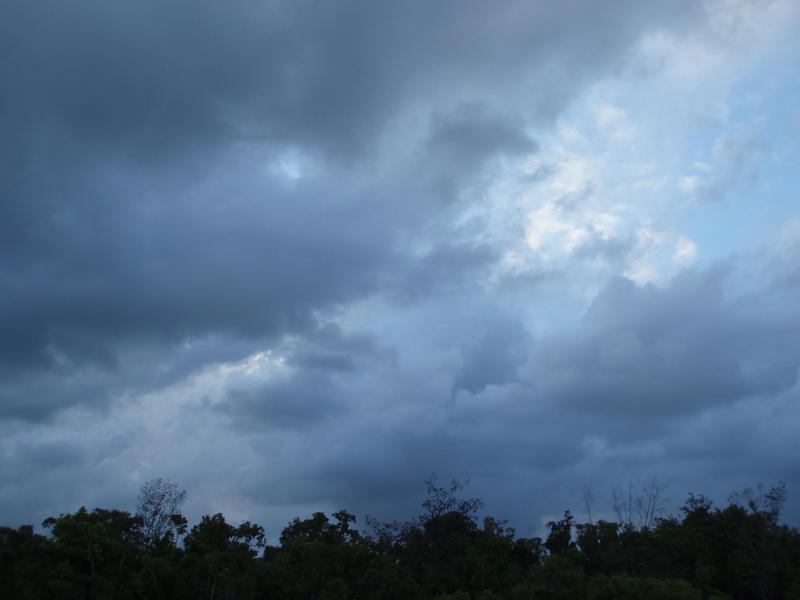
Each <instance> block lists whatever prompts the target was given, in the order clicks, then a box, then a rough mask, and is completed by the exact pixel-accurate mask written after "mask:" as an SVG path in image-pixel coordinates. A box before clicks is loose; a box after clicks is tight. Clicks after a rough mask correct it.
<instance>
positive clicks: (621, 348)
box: [532, 270, 800, 415]
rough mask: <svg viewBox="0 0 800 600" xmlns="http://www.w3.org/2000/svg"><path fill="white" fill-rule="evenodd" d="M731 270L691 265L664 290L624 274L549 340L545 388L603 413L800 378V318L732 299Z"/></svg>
mask: <svg viewBox="0 0 800 600" xmlns="http://www.w3.org/2000/svg"><path fill="white" fill-rule="evenodd" d="M724 277H725V275H724V273H721V272H718V271H715V270H710V271H701V272H687V273H684V274H682V275H680V276H679V277H677V278H675V279H674V280H673V281H672V282H671V284H670V285H669V286H668V287H666V288H664V289H659V288H656V287H654V286H651V285H647V286H644V287H637V286H636V285H635V284H634V283H633V282H631V281H630V280H627V279H623V278H620V279H616V280H614V281H612V282H610V283H609V285H608V286H607V287H606V288H605V289H604V290H603V291H601V292H600V293H599V294H598V295H597V297H596V298H595V299H594V301H593V302H592V305H591V307H590V308H589V310H588V311H587V313H586V316H585V318H584V319H583V322H582V323H581V326H580V328H579V329H578V330H577V331H576V332H575V333H574V334H561V335H555V336H552V337H549V338H547V339H544V340H541V342H540V343H539V344H538V345H537V348H536V350H535V353H534V356H533V359H532V360H533V362H534V367H533V379H534V380H535V383H536V385H537V386H538V387H539V389H540V391H541V393H542V394H543V395H544V396H546V397H548V396H549V397H553V398H555V399H557V400H559V401H561V402H564V403H566V405H568V406H571V407H574V408H580V409H584V410H593V411H598V412H605V413H607V412H609V411H612V412H613V411H618V412H622V413H627V412H633V413H636V414H642V415H670V414H680V413H687V412H694V411H701V410H703V409H705V408H707V407H709V406H711V405H714V404H717V403H722V402H733V401H735V400H737V399H740V398H744V397H748V396H754V395H761V394H775V393H777V392H781V391H785V390H787V389H789V388H791V387H792V386H793V385H794V384H795V382H796V380H797V368H798V365H800V349H798V346H797V342H796V340H797V336H798V333H800V329H798V326H799V324H798V322H797V319H796V318H795V317H791V316H789V317H786V316H785V315H783V316H776V317H772V316H770V315H764V314H760V313H759V312H758V310H757V309H754V308H755V307H754V306H752V305H750V304H744V303H742V302H735V301H731V300H728V299H726V298H725V295H724V294H723V283H724V282H723V279H724Z"/></svg>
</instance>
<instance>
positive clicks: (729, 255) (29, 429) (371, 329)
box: [0, 0, 800, 543]
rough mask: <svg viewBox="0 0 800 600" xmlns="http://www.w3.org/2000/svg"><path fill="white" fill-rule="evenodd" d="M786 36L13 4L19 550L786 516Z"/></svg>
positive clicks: (510, 11) (461, 11)
mask: <svg viewBox="0 0 800 600" xmlns="http://www.w3.org/2000/svg"><path fill="white" fill-rule="evenodd" d="M798 40H800V5H798V4H797V3H796V2H794V1H793V0H763V1H762V0H752V1H748V0H709V1H706V2H700V1H696V0H686V1H682V0H672V1H670V2H657V3H655V2H640V1H639V0H630V1H627V0H617V1H614V2H594V1H590V0H561V1H560V2H558V3H556V2H529V1H518V2H517V1H513V0H508V1H502V2H483V1H480V2H478V1H476V2H468V1H459V2H445V1H443V2H373V1H364V2H303V1H298V0H292V1H291V2H280V1H276V2H268V1H259V0H234V1H231V2H218V1H216V0H214V1H212V0H191V1H189V0H185V1H182V0H168V1H164V0H158V1H155V0H137V1H135V2H134V1H121V2H108V1H107V0H79V1H77V2H56V1H48V0H41V1H39V0H36V1H15V0H0V515H2V524H4V525H12V526H17V525H19V524H22V523H30V522H32V523H40V522H41V520H42V519H44V518H45V517H47V516H50V515H57V514H59V513H61V512H71V511H74V510H77V509H78V508H79V507H80V506H81V505H87V506H88V507H89V508H93V507H95V506H100V507H114V508H121V509H128V510H133V509H134V508H135V503H136V495H137V493H138V490H139V487H140V486H141V484H142V483H143V482H144V481H146V480H149V479H153V478H156V477H162V478H164V479H169V480H171V481H174V482H176V483H178V484H179V485H180V486H181V487H184V488H186V490H187V493H188V495H187V503H186V506H185V512H186V513H187V515H188V516H189V517H190V519H191V520H194V521H196V520H198V519H199V517H200V515H202V514H204V513H215V512H223V513H224V514H225V515H226V517H228V519H229V520H231V521H234V522H236V521H238V520H243V519H249V520H251V521H255V522H258V523H261V524H263V525H264V526H265V527H266V529H267V534H268V539H269V540H270V542H271V543H275V542H276V541H277V537H278V535H279V534H280V529H281V528H282V527H283V526H284V525H285V523H286V522H287V521H288V520H289V519H290V518H292V517H294V516H304V515H307V514H309V513H310V512H312V511H316V510H324V511H331V510H338V509H340V508H346V509H348V510H350V511H351V512H354V513H356V514H358V515H363V514H364V513H370V514H372V515H373V516H376V517H378V518H386V519H392V518H398V519H404V518H407V517H411V516H413V515H414V514H417V513H418V512H419V503H420V502H421V501H422V499H423V496H424V485H423V481H424V480H425V479H427V478H428V477H429V476H430V475H431V474H432V473H436V474H438V476H439V477H440V478H441V479H443V480H449V479H451V478H455V479H459V480H463V479H467V478H469V479H470V481H471V483H470V486H469V487H468V488H467V490H466V492H467V493H468V495H471V496H478V497H480V498H482V499H483V500H484V501H485V502H486V504H487V511H486V512H487V513H488V514H491V515H493V516H496V517H498V518H507V519H509V520H510V524H511V525H514V526H516V527H517V530H518V533H520V534H521V535H531V534H534V535H542V533H543V532H544V531H545V530H544V527H543V521H546V520H547V519H549V518H552V517H553V516H555V515H558V514H560V513H561V512H562V511H563V510H565V509H571V510H572V511H573V512H574V513H576V514H577V515H578V517H579V518H581V517H582V510H583V502H582V494H583V490H584V489H587V488H590V489H592V491H593V496H594V499H595V500H594V506H593V511H594V512H595V514H600V515H602V514H604V513H605V514H607V516H611V513H612V506H611V489H612V487H614V486H618V485H627V483H628V482H637V481H650V480H652V479H653V478H657V479H658V480H659V481H661V482H663V483H664V484H666V485H668V488H667V494H666V495H667V496H668V497H669V499H670V504H669V506H670V510H671V511H675V510H676V509H677V507H678V506H680V504H681V503H682V502H683V500H684V499H685V498H686V496H687V494H688V493H689V492H692V491H695V492H696V491H701V492H704V493H705V494H707V495H709V496H711V497H712V498H714V499H715V500H717V501H718V502H720V503H723V504H724V502H725V500H726V498H727V496H728V494H730V493H732V492H736V491H739V490H741V489H742V488H744V487H747V486H754V485H756V484H758V483H764V484H767V485H770V484H775V483H777V482H778V481H780V480H783V481H785V482H786V483H787V486H788V490H789V503H788V505H787V507H786V508H787V511H786V514H785V517H786V519H787V520H788V521H790V522H793V523H795V524H796V523H798V522H800V508H799V507H800V503H796V498H797V497H798V494H800V454H798V452H797V449H798V442H797V439H798V433H799V432H800V383H798V369H799V368H800V302H799V301H798V299H800V196H799V195H798V189H800V169H798V165H799V164H800V141H799V140H800V117H798V114H797V105H798V102H800V69H799V68H798V57H800V44H799V43H798Z"/></svg>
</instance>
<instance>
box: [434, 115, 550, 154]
mask: <svg viewBox="0 0 800 600" xmlns="http://www.w3.org/2000/svg"><path fill="white" fill-rule="evenodd" d="M524 130H525V123H524V121H523V120H522V119H521V118H520V117H514V116H505V115H501V114H493V113H492V112H490V111H489V110H487V109H486V107H484V106H481V105H479V104H462V105H461V106H459V107H457V108H456V109H455V110H453V111H452V112H450V113H447V114H435V115H433V117H432V120H431V131H430V138H429V140H428V144H430V146H431V147H432V148H433V150H434V151H435V152H442V153H444V154H446V155H448V156H450V157H452V159H453V160H455V161H457V162H459V163H461V166H462V168H463V167H468V168H476V167H480V165H481V163H482V162H483V161H484V160H486V159H487V158H489V157H491V156H493V155H495V154H524V153H533V152H536V151H537V150H538V145H537V144H536V142H534V141H533V140H532V139H531V138H530V137H528V135H527V134H526V133H525V131H524Z"/></svg>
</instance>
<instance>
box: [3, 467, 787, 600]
mask: <svg viewBox="0 0 800 600" xmlns="http://www.w3.org/2000/svg"><path fill="white" fill-rule="evenodd" d="M427 484H428V497H427V499H426V501H425V502H424V503H423V508H424V509H425V510H424V512H423V514H421V515H420V516H418V517H416V518H415V519H412V520H410V521H406V522H392V523H381V522H377V521H375V520H372V519H369V518H367V525H368V528H367V529H366V531H369V533H364V532H362V531H359V530H358V529H356V527H355V522H356V517H355V516H354V515H352V514H350V513H348V512H346V511H340V512H337V513H334V514H333V515H331V516H328V515H326V514H324V513H321V512H320V513H315V514H314V515H312V516H311V517H310V518H307V519H299V518H297V519H294V520H293V521H292V522H291V523H289V524H288V526H287V527H286V528H285V529H284V530H283V531H282V532H281V534H280V537H279V538H278V540H277V541H278V544H277V545H275V546H272V545H267V543H266V537H265V533H264V530H263V529H262V528H261V527H260V526H258V525H254V524H251V523H247V522H245V523H242V524H239V525H232V524H230V523H228V522H227V521H226V520H225V517H224V516H223V515H221V514H216V515H206V516H204V517H203V518H202V520H201V522H200V523H198V524H196V525H194V526H193V527H192V528H191V529H189V528H188V524H187V523H186V520H185V519H184V518H183V517H182V516H181V515H180V514H179V513H178V512H177V510H178V508H179V506H180V502H181V501H182V500H183V492H179V491H178V490H177V488H175V487H174V486H173V487H170V486H172V484H164V483H163V482H161V481H160V480H156V481H155V482H150V483H149V484H148V485H149V486H150V487H149V488H143V494H144V497H143V498H140V504H139V511H138V512H137V514H136V515H131V514H130V513H127V512H124V511H118V510H103V509H99V508H98V509H95V510H93V511H91V512H89V511H87V510H86V509H85V508H81V509H80V510H78V511H77V512H75V513H73V514H65V515H61V516H59V517H58V518H50V519H47V520H46V521H45V522H44V523H43V525H44V526H45V527H47V528H48V529H49V532H50V535H49V536H44V535H39V534H37V533H35V532H34V529H33V527H31V526H23V527H20V528H19V529H12V528H9V527H0V573H2V577H0V597H2V598H18V599H36V598H63V599H87V600H94V599H99V598H109V599H118V600H126V599H151V598H152V599H167V598H169V599H187V600H188V599H200V598H209V599H215V598H216V599H250V598H276V599H283V600H344V599H352V600H361V599H363V600H368V599H369V600H381V599H386V600H389V599H393V600H400V599H403V600H405V599H412V600H413V599H420V600H421V599H427V598H435V599H438V600H470V599H471V600H478V599H481V600H499V599H509V600H532V599H545V598H546V599H553V600H556V599H571V598H580V599H591V600H605V599H608V600H611V599H617V598H624V599H631V600H634V599H639V598H641V599H645V598H647V599H656V600H658V599H675V600H678V599H686V600H689V599H697V600H701V599H712V598H717V599H723V598H730V599H732V600H740V599H741V600H745V599H751V598H752V599H774V600H781V599H800V568H799V567H798V566H799V565H800V533H798V530H797V529H795V528H793V527H788V526H786V525H782V524H780V523H779V513H780V507H781V504H782V502H783V500H784V498H785V488H784V486H782V485H780V486H776V487H774V488H772V489H771V490H769V491H768V492H767V493H765V494H761V495H758V496H755V495H752V494H750V495H747V496H741V495H740V496H738V497H737V496H734V497H732V499H731V502H730V504H729V505H728V506H727V507H725V508H722V509H719V508H713V507H712V503H711V502H710V501H708V500H707V499H706V498H704V497H703V496H694V495H691V496H690V497H689V499H688V500H687V502H686V504H685V505H684V506H683V508H682V509H681V516H680V517H670V518H654V519H650V520H649V522H650V526H646V525H645V526H639V527H636V526H634V525H633V523H631V522H627V523H625V524H620V523H614V522H607V521H602V520H601V521H597V522H588V523H581V524H576V523H574V519H573V517H572V515H571V514H570V513H569V511H567V512H566V513H565V514H564V517H563V519H561V520H558V521H553V522H550V523H549V524H548V528H549V534H548V535H547V537H546V538H545V539H544V540H542V539H540V538H519V537H516V536H515V534H514V531H513V530H512V529H510V528H508V527H507V526H506V525H505V522H503V521H498V520H496V519H494V518H491V517H485V518H483V519H482V521H479V519H478V512H479V511H480V510H481V509H482V508H483V504H482V503H481V502H480V501H479V500H476V499H467V500H465V499H461V498H460V497H459V492H460V491H461V490H462V485H461V484H459V483H457V482H453V483H452V484H450V485H449V486H440V485H439V484H438V483H437V481H436V480H435V479H432V480H431V481H429V482H427Z"/></svg>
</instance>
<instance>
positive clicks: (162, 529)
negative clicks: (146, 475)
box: [136, 477, 187, 546]
mask: <svg viewBox="0 0 800 600" xmlns="http://www.w3.org/2000/svg"><path fill="white" fill-rule="evenodd" d="M184 500H186V490H181V489H179V488H178V486H177V484H174V483H169V482H167V481H164V480H163V479H161V478H160V477H159V478H158V479H151V480H150V481H146V482H145V483H143V484H142V487H141V490H140V492H139V498H138V505H137V508H136V516H137V517H139V518H140V519H141V521H142V525H141V531H142V537H143V538H144V542H145V544H147V545H149V546H155V545H157V544H158V543H160V542H162V541H163V540H164V539H165V537H167V536H169V539H172V540H173V542H174V538H175V537H177V536H178V535H181V534H183V533H185V532H186V526H187V521H186V518H185V517H184V516H183V515H181V512H180V510H181V506H182V505H183V501H184Z"/></svg>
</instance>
